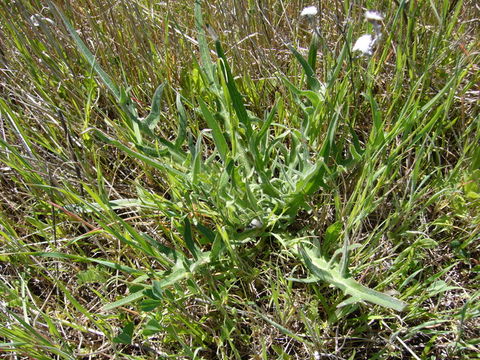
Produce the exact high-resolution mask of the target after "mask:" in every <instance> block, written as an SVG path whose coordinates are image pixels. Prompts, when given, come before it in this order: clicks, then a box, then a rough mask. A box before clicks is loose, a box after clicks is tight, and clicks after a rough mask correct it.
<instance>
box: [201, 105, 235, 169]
mask: <svg viewBox="0 0 480 360" xmlns="http://www.w3.org/2000/svg"><path fill="white" fill-rule="evenodd" d="M198 102H199V104H200V110H201V111H202V114H203V117H204V119H205V121H206V122H207V125H208V127H209V128H210V129H212V135H213V140H214V141H215V146H216V147H217V150H218V153H219V154H220V157H221V159H222V161H223V162H225V161H226V159H227V154H228V145H227V141H226V140H225V137H224V136H223V133H222V130H221V129H220V126H219V125H218V123H217V120H215V118H214V117H213V114H212V113H211V112H210V110H209V109H208V107H207V105H206V104H205V103H204V102H203V100H202V99H198Z"/></svg>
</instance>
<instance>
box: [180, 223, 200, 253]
mask: <svg viewBox="0 0 480 360" xmlns="http://www.w3.org/2000/svg"><path fill="white" fill-rule="evenodd" d="M183 237H184V239H185V244H186V245H187V248H188V250H189V251H190V253H191V254H192V255H193V257H194V259H195V260H198V248H197V246H196V245H195V242H194V241H193V237H192V227H191V226H190V220H188V218H187V217H186V218H185V220H184V222H183Z"/></svg>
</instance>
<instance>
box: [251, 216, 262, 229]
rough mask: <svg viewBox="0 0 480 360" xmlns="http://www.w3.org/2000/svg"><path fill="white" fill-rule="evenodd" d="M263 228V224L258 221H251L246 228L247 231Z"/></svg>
mask: <svg viewBox="0 0 480 360" xmlns="http://www.w3.org/2000/svg"><path fill="white" fill-rule="evenodd" d="M262 227H263V222H262V221H261V220H260V219H253V220H252V221H251V222H250V224H248V226H247V230H253V229H261V228H262Z"/></svg>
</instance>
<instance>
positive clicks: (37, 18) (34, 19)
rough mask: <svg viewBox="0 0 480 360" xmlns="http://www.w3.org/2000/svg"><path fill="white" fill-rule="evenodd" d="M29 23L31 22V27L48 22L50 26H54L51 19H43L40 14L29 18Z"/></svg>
mask: <svg viewBox="0 0 480 360" xmlns="http://www.w3.org/2000/svg"><path fill="white" fill-rule="evenodd" d="M30 21H31V22H32V24H33V26H40V22H41V21H45V22H48V23H50V24H52V25H53V24H54V22H53V20H52V19H49V18H46V17H44V16H42V15H40V14H35V15H32V16H30Z"/></svg>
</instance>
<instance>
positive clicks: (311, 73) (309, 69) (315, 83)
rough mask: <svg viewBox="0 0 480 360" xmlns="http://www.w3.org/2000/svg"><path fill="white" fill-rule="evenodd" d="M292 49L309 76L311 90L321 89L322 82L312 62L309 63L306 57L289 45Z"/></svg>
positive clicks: (308, 81) (308, 84) (308, 82)
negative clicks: (311, 64)
mask: <svg viewBox="0 0 480 360" xmlns="http://www.w3.org/2000/svg"><path fill="white" fill-rule="evenodd" d="M288 48H289V49H290V51H291V52H292V53H293V55H294V56H295V58H296V59H297V60H298V62H299V63H300V65H302V68H303V71H304V72H305V75H306V76H307V86H308V88H309V89H310V90H313V91H319V90H320V88H321V84H320V82H319V81H318V79H317V77H316V75H315V71H314V70H313V69H312V67H311V66H310V64H309V63H308V61H307V60H305V59H304V57H303V56H302V55H301V54H300V53H299V52H298V51H297V50H295V48H294V47H293V46H290V45H289V46H288Z"/></svg>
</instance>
